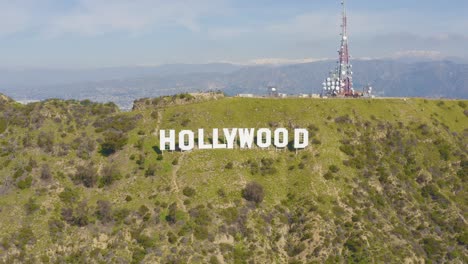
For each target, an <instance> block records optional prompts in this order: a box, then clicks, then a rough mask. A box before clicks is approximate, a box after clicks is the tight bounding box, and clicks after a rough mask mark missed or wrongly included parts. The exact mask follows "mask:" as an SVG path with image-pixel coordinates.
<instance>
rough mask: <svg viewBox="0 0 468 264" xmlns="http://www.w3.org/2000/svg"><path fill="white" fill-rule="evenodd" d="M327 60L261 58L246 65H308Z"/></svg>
mask: <svg viewBox="0 0 468 264" xmlns="http://www.w3.org/2000/svg"><path fill="white" fill-rule="evenodd" d="M326 60H328V59H327V58H322V59H316V58H304V59H286V58H262V59H253V60H250V61H248V62H247V63H246V64H248V65H287V64H299V63H310V62H316V61H326Z"/></svg>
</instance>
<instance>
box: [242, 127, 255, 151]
mask: <svg viewBox="0 0 468 264" xmlns="http://www.w3.org/2000/svg"><path fill="white" fill-rule="evenodd" d="M254 131H255V128H250V129H249V128H242V129H239V141H240V147H241V148H252V144H253V141H254Z"/></svg>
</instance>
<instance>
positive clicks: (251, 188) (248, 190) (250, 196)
mask: <svg viewBox="0 0 468 264" xmlns="http://www.w3.org/2000/svg"><path fill="white" fill-rule="evenodd" d="M264 196H265V194H264V192H263V186H262V185H260V184H259V183H257V182H250V183H248V184H247V186H246V187H245V188H244V189H243V190H242V197H244V199H246V200H247V201H251V202H255V203H256V204H259V203H261V202H262V201H263V198H264Z"/></svg>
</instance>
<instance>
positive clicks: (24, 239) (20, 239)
mask: <svg viewBox="0 0 468 264" xmlns="http://www.w3.org/2000/svg"><path fill="white" fill-rule="evenodd" d="M35 241H36V238H35V236H34V233H33V231H32V229H31V227H22V228H20V230H19V231H18V232H17V233H16V236H15V241H14V243H15V245H16V246H17V247H19V248H22V249H24V247H25V246H26V245H27V244H32V243H34V242H35Z"/></svg>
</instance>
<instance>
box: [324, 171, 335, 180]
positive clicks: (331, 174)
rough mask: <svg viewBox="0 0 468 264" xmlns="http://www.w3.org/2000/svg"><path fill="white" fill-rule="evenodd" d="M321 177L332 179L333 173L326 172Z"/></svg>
mask: <svg viewBox="0 0 468 264" xmlns="http://www.w3.org/2000/svg"><path fill="white" fill-rule="evenodd" d="M323 178H325V179H326V180H332V179H333V173H331V172H329V171H328V172H327V173H325V174H324V175H323Z"/></svg>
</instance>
